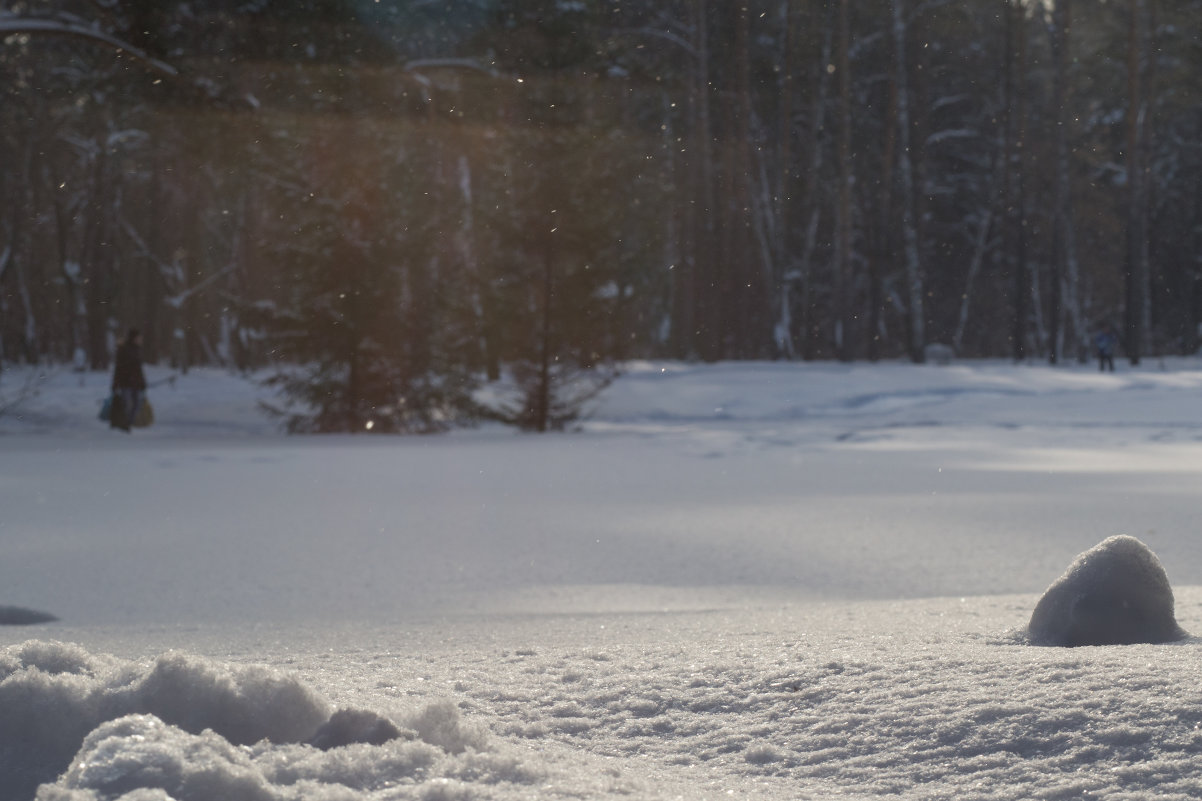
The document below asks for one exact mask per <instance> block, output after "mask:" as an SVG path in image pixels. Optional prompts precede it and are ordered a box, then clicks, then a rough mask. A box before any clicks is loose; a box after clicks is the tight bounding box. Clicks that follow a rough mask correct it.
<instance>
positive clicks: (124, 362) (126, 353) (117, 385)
mask: <svg viewBox="0 0 1202 801" xmlns="http://www.w3.org/2000/svg"><path fill="white" fill-rule="evenodd" d="M145 399H146V374H145V373H143V372H142V334H141V332H139V331H138V329H136V328H131V329H129V333H128V334H126V335H125V339H124V340H123V341H122V342H121V344H120V345H118V346H117V359H116V364H115V365H114V366H113V409H112V416H111V418H110V420H109V425H111V426H112V427H113V428H120V429H121V430H122V431H126V432H128V431H129V430H130V427H131V426H132V425H133V424H134V421H135V420H137V419H138V410H139V409H141V408H142V403H143V402H144V401H145Z"/></svg>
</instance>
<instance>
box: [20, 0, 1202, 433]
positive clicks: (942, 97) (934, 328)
mask: <svg viewBox="0 0 1202 801" xmlns="http://www.w3.org/2000/svg"><path fill="white" fill-rule="evenodd" d="M7 8H8V10H7V11H3V12H0V37H2V42H3V43H2V44H0V153H3V154H4V168H3V169H2V170H0V365H2V364H3V363H5V362H14V361H30V362H33V361H55V362H62V361H69V360H75V361H76V362H78V363H80V364H83V365H86V366H89V367H91V368H95V369H99V368H103V367H105V366H106V365H107V363H108V359H109V355H110V353H111V351H112V345H113V341H114V338H115V337H116V336H118V335H119V333H120V332H121V330H123V329H124V328H125V327H127V326H129V325H137V326H138V327H140V328H142V329H143V330H144V331H145V332H146V350H147V355H148V357H149V358H150V359H152V360H156V361H166V360H170V361H171V362H172V363H174V364H176V365H178V366H180V367H183V368H186V367H187V366H189V365H193V364H226V365H232V366H237V367H240V368H250V367H260V366H264V365H267V364H276V365H282V366H284V367H285V368H286V369H285V370H284V371H283V372H282V373H281V378H280V380H281V381H282V382H283V383H284V384H285V386H286V387H287V388H288V389H289V390H290V392H291V394H292V395H293V397H295V398H296V399H297V400H298V401H299V402H300V404H301V410H302V412H303V413H301V414H297V415H295V416H294V417H293V418H292V422H293V425H294V427H296V428H298V429H311V430H347V429H349V430H359V429H363V428H366V427H368V426H369V425H370V426H371V427H372V429H373V430H385V431H426V430H437V429H440V428H443V427H446V426H449V425H452V424H453V423H454V422H455V421H456V420H458V419H460V418H461V417H462V416H464V415H468V414H471V413H472V402H471V398H472V393H473V391H474V390H475V389H476V388H477V386H478V385H479V384H480V383H481V382H484V381H488V380H491V379H495V378H497V377H498V376H500V375H502V373H503V372H506V371H508V372H510V373H511V374H512V375H514V376H517V377H518V378H519V383H520V385H521V387H522V391H521V393H520V394H519V396H518V397H517V398H515V399H513V400H512V403H510V404H508V405H506V404H502V405H500V406H497V407H494V409H495V410H500V411H498V413H499V414H501V415H502V416H505V417H507V418H508V419H511V420H513V421H514V422H518V423H521V424H524V425H529V426H531V427H535V428H544V427H547V426H550V425H554V424H556V423H562V422H564V421H565V420H566V419H567V418H569V417H570V415H571V404H570V403H568V404H565V403H564V402H563V399H564V398H570V397H572V396H573V395H574V393H587V392H588V391H589V390H590V387H595V386H596V384H597V382H598V381H603V380H604V375H605V373H604V367H605V365H607V364H611V363H614V362H616V361H620V360H623V359H629V358H637V357H649V356H655V357H674V358H683V359H694V358H696V359H705V360H717V359H765V358H789V359H825V358H838V359H848V360H850V359H879V358H895V357H906V358H910V359H913V360H915V361H921V360H922V359H923V354H924V348H925V347H926V346H927V345H929V344H931V343H944V344H948V345H952V346H953V347H954V348H955V349H956V350H957V352H959V353H960V354H962V355H965V356H1011V357H1013V358H1016V359H1027V358H1044V359H1049V360H1051V361H1053V362H1055V361H1058V360H1064V359H1076V358H1082V357H1084V356H1085V355H1086V354H1087V353H1088V350H1089V347H1090V345H1089V343H1090V338H1091V336H1092V334H1093V332H1094V331H1096V330H1097V328H1098V327H1099V326H1101V325H1103V324H1104V323H1107V322H1110V323H1113V324H1115V325H1117V326H1118V327H1120V329H1121V330H1122V333H1123V336H1122V339H1123V342H1124V347H1125V350H1126V353H1127V355H1128V357H1129V358H1130V359H1131V360H1132V361H1138V360H1139V359H1140V358H1141V357H1144V356H1146V355H1149V354H1157V353H1166V352H1193V351H1194V350H1196V349H1197V347H1198V344H1199V342H1198V338H1199V333H1198V332H1199V323H1202V281H1200V279H1199V275H1200V273H1199V265H1198V253H1199V252H1200V250H1199V248H1200V246H1202V242H1200V241H1199V239H1200V238H1202V149H1200V148H1199V145H1198V143H1199V142H1202V103H1199V100H1198V93H1199V90H1200V89H1202V70H1200V69H1199V67H1202V55H1200V54H1202V50H1199V48H1198V47H1197V36H1198V35H1199V33H1202V0H1180V1H1179V2H1174V3H1167V2H1163V0H1122V2H1120V1H1119V0H1071V2H1070V0H1060V1H1059V2H1057V3H1055V4H1054V5H1053V4H1046V3H1043V2H1038V1H1037V0H1028V1H1027V2H1020V1H1019V0H923V1H921V2H920V0H863V1H862V2H856V3H852V2H850V0H773V1H771V2H770V1H769V0H750V1H749V2H747V3H743V4H732V3H721V2H714V0H657V1H656V2H645V1H644V0H574V1H573V2H563V1H562V0H464V2H458V3H449V4H438V3H418V2H379V3H359V2H352V0H323V2H320V3H313V2H299V1H298V0H212V1H209V2H187V3H185V2H182V0H133V1H132V2H122V3H109V2H100V1H99V0H74V1H72V0H61V1H60V2H37V0H21V1H19V2H17V3H15V4H9V6H8V7H7ZM598 370H601V372H600V374H599V375H600V377H598V378H593V379H590V378H588V377H587V376H588V375H589V374H590V371H591V372H592V374H593V375H598V373H597V371H598ZM284 411H287V410H284ZM477 411H478V410H477Z"/></svg>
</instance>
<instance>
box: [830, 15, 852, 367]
mask: <svg viewBox="0 0 1202 801" xmlns="http://www.w3.org/2000/svg"><path fill="white" fill-rule="evenodd" d="M848 2H849V0H840V2H839V32H838V48H837V50H836V55H835V72H836V74H837V76H838V79H839V143H838V150H839V189H838V201H837V205H836V212H835V352H836V354H837V355H838V357H839V359H840V360H842V361H850V360H851V358H852V351H853V348H852V345H851V343H850V341H849V340H850V338H851V331H850V328H851V320H852V314H851V283H852V252H851V248H852V237H851V234H852V220H851V186H852V181H853V180H854V178H855V176H854V172H853V170H852V153H851V68H850V64H851V61H850V59H849V58H848V47H849V44H850V43H849V40H850V38H851V35H850V28H849V22H848Z"/></svg>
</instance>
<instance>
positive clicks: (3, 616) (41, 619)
mask: <svg viewBox="0 0 1202 801" xmlns="http://www.w3.org/2000/svg"><path fill="white" fill-rule="evenodd" d="M56 620H58V618H57V617H55V616H54V615H52V614H50V613H49V612H41V611H38V610H37V609H26V608H25V607H23V606H0V626H32V625H35V624H37V623H53V622H54V621H56Z"/></svg>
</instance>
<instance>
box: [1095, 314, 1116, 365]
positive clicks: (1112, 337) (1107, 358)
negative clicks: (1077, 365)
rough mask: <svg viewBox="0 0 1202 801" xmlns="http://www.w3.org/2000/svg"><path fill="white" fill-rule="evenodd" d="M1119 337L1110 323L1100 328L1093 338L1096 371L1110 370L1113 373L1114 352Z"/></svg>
mask: <svg viewBox="0 0 1202 801" xmlns="http://www.w3.org/2000/svg"><path fill="white" fill-rule="evenodd" d="M1118 342H1119V336H1118V334H1116V333H1115V331H1114V326H1112V325H1111V324H1110V323H1107V324H1106V325H1104V326H1102V330H1101V331H1099V332H1098V335H1097V336H1096V337H1094V344H1095V345H1096V346H1097V349H1098V369H1099V370H1102V371H1105V370H1106V368H1108V367H1109V368H1110V372H1112V373H1113V372H1114V350H1115V348H1116V347H1117V346H1118Z"/></svg>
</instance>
